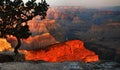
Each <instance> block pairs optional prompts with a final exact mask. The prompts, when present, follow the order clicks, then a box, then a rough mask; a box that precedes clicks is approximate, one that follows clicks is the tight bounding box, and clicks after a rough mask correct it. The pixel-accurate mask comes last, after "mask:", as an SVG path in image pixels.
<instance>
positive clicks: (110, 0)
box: [24, 0, 120, 7]
mask: <svg viewBox="0 0 120 70" xmlns="http://www.w3.org/2000/svg"><path fill="white" fill-rule="evenodd" d="M24 1H27V0H24ZM37 1H41V0H37ZM46 1H47V2H48V3H49V4H50V5H51V6H85V7H106V6H120V0H46Z"/></svg>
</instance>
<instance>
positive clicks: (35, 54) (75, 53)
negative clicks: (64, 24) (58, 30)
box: [21, 40, 99, 62]
mask: <svg viewBox="0 0 120 70" xmlns="http://www.w3.org/2000/svg"><path fill="white" fill-rule="evenodd" d="M21 52H23V53H25V57H26V60H44V61H49V62H63V61H77V60H80V61H84V62H94V61H98V60H99V57H98V55H96V54H95V53H94V52H93V51H90V50H87V49H86V48H85V47H84V43H83V42H82V41H80V40H71V41H67V42H64V43H58V44H55V45H52V46H49V47H47V48H44V49H41V50H31V51H27V50H21Z"/></svg>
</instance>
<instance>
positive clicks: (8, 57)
mask: <svg viewBox="0 0 120 70" xmlns="http://www.w3.org/2000/svg"><path fill="white" fill-rule="evenodd" d="M24 60H25V55H24V54H22V53H19V54H18V55H15V53H14V52H12V51H4V52H0V63H3V62H13V61H24Z"/></svg>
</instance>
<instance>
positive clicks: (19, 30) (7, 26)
mask: <svg viewBox="0 0 120 70" xmlns="http://www.w3.org/2000/svg"><path fill="white" fill-rule="evenodd" d="M48 7H49V5H48V4H47V3H46V1H45V0H41V2H39V3H36V0H29V1H28V2H26V3H24V2H23V1H22V0H0V37H2V38H6V35H13V36H15V37H16V39H17V41H18V44H17V45H16V47H15V49H14V52H15V54H18V49H19V47H20V46H21V41H20V39H22V38H23V39H25V38H28V37H29V36H30V35H31V32H30V30H29V25H27V21H29V20H31V19H32V18H33V17H35V16H37V15H40V16H41V19H45V16H46V12H47V10H48Z"/></svg>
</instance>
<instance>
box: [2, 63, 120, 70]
mask: <svg viewBox="0 0 120 70" xmlns="http://www.w3.org/2000/svg"><path fill="white" fill-rule="evenodd" d="M0 70H120V64H119V63H117V62H112V61H99V62H93V63H83V62H80V61H75V62H62V63H60V62H56V63H50V62H40V61H37V62H35V61H25V62H7V63H0Z"/></svg>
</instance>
